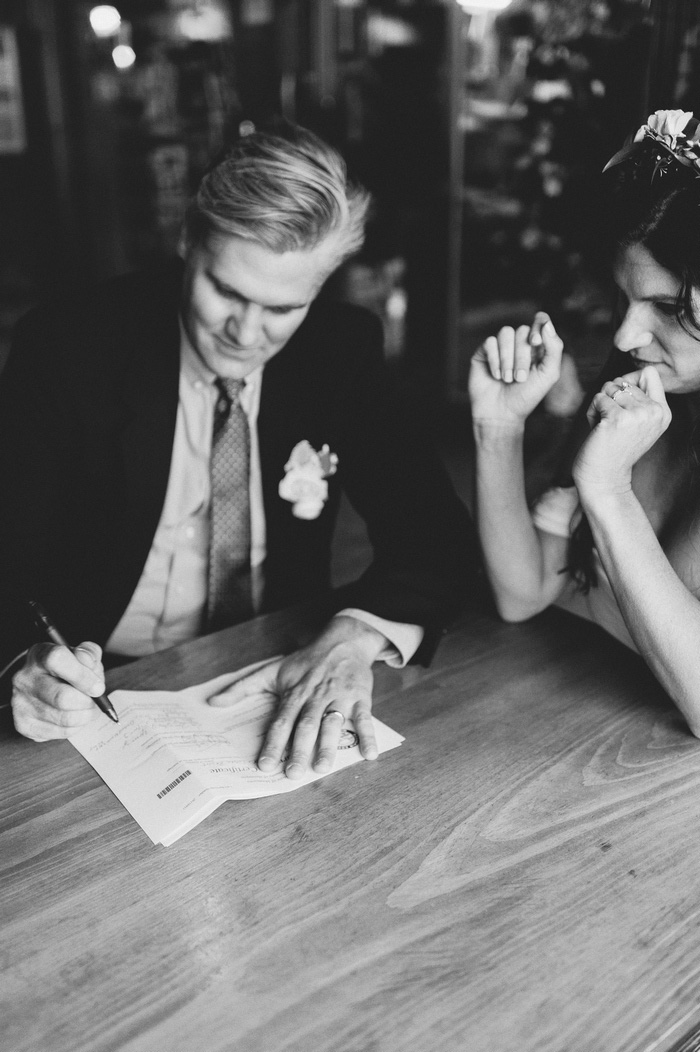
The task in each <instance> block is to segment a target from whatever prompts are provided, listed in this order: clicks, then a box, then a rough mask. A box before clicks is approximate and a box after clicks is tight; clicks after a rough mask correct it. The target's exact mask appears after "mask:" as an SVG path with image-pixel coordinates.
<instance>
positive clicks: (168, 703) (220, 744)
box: [70, 666, 404, 846]
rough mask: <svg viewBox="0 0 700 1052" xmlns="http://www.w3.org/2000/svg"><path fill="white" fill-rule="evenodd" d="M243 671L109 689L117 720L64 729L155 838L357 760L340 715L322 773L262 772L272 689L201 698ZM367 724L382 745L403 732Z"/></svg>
mask: <svg viewBox="0 0 700 1052" xmlns="http://www.w3.org/2000/svg"><path fill="white" fill-rule="evenodd" d="M254 667H257V666H251V668H254ZM246 671H249V670H248V669H242V670H239V671H238V672H233V673H227V674H226V675H223V676H218V677H217V678H216V679H212V680H209V681H208V682H207V683H200V684H198V685H197V686H194V687H188V688H187V689H186V690H180V691H165V690H158V691H130V690H119V691H114V693H110V700H111V701H112V704H113V705H114V707H115V709H116V711H117V714H118V716H119V723H118V724H116V723H113V722H112V721H111V720H108V719H106V718H102V719H95V720H93V721H92V723H90V724H88V725H87V726H86V727H82V728H80V729H79V730H78V731H77V732H76V733H75V734H73V735H71V738H70V742H71V744H72V745H73V746H74V747H75V748H76V749H77V750H78V752H79V753H81V754H82V755H83V756H84V757H85V759H86V760H87V761H88V762H89V763H90V764H92V766H93V767H94V768H95V770H96V771H97V773H98V774H99V775H100V777H101V778H102V779H103V780H104V781H105V782H106V783H107V785H108V786H109V788H110V789H111V790H112V792H113V793H114V794H115V796H117V797H118V799H119V800H120V801H121V802H122V804H123V805H124V806H125V807H126V808H127V810H128V811H129V812H130V813H131V815H132V816H133V817H134V818H135V819H136V821H137V822H138V823H139V825H140V826H141V828H142V829H143V830H144V832H145V833H147V834H148V836H149V837H150V838H151V840H152V841H153V843H154V844H163V845H165V846H168V845H170V844H172V843H174V842H175V841H176V840H178V839H179V838H180V837H181V836H183V835H184V834H185V833H187V832H188V831H189V830H190V829H192V828H193V827H194V826H196V825H197V824H198V823H199V822H201V821H202V820H203V819H204V818H206V817H207V815H209V814H211V812H212V811H214V810H215V809H216V808H217V807H218V806H219V805H220V804H222V803H223V802H224V801H225V800H249V799H253V798H255V797H260V796H272V795H274V794H277V793H286V792H290V791H291V790H293V789H298V788H300V787H301V786H303V785H308V784H309V782H315V781H317V780H318V779H319V778H324V777H327V775H328V774H332V773H334V772H335V771H339V770H342V768H344V767H349V766H350V765H351V764H354V763H359V762H360V761H361V760H362V758H363V757H362V754H361V753H360V749H359V746H358V738H357V733H356V731H355V728H354V725H353V723H352V721H351V720H346V722H345V726H344V728H343V731H342V734H341V740H340V745H339V748H338V753H337V758H336V761H335V766H334V767H333V769H332V770H331V771H329V772H327V774H316V773H315V772H313V771H311V770H310V771H308V772H307V774H306V775H305V776H304V777H303V778H301V779H299V780H298V781H292V780H291V779H289V778H287V777H286V775H285V774H284V772H283V770H282V768H281V767H280V769H279V770H277V771H274V772H271V773H264V772H263V771H260V770H259V769H258V767H257V765H256V762H255V761H256V758H257V756H258V754H259V752H260V748H261V746H262V742H263V739H264V736H265V731H266V730H267V727H268V725H269V723H270V720H271V718H272V715H273V712H274V709H275V706H276V699H275V698H274V696H272V695H270V694H267V693H266V694H264V695H254V696H250V697H246V698H244V699H242V700H241V701H240V702H238V703H236V704H234V705H232V706H231V707H228V708H219V707H213V706H211V705H208V704H207V699H208V698H210V697H212V696H213V695H215V694H218V693H220V692H221V691H223V690H224V689H225V688H226V687H227V686H229V685H230V684H231V683H232V682H234V681H235V680H237V679H239V678H240V677H241V676H242V675H243V674H245V672H246ZM373 723H374V732H375V734H376V737H377V747H378V750H379V752H380V753H382V752H386V751H387V750H388V749H393V748H395V747H396V746H397V745H400V744H401V742H402V741H403V740H404V739H403V738H402V736H401V735H400V734H397V733H396V732H395V731H393V730H391V729H390V728H389V727H387V726H386V725H385V724H383V723H381V722H380V721H379V720H377V719H375V718H374V717H373Z"/></svg>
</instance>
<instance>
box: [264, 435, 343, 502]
mask: <svg viewBox="0 0 700 1052" xmlns="http://www.w3.org/2000/svg"><path fill="white" fill-rule="evenodd" d="M337 470H338V455H337V453H331V451H330V448H329V447H328V446H327V445H325V446H323V447H322V448H321V450H320V451H319V452H318V453H317V452H316V450H315V449H314V448H313V446H312V445H311V443H310V442H307V441H306V440H305V439H304V441H303V442H297V444H296V445H295V447H294V449H293V450H292V452H291V454H290V457H289V460H288V461H287V463H286V464H285V465H284V472H285V474H284V478H283V479H282V481H281V482H280V484H279V488H278V493H279V495H280V497H282V499H283V500H288V501H290V502H291V504H292V514H293V515H294V516H295V517H296V518H297V519H316V518H318V516H319V515H320V513H321V511H322V510H323V505H324V504H325V503H326V501H327V500H328V483H327V482H326V479H327V478H329V476H330V475H335V473H336V471H337Z"/></svg>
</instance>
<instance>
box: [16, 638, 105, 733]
mask: <svg viewBox="0 0 700 1052" xmlns="http://www.w3.org/2000/svg"><path fill="white" fill-rule="evenodd" d="M101 658H102V651H101V649H100V647H99V646H98V645H97V644H96V643H81V644H80V645H79V646H77V647H75V648H74V649H71V648H69V647H65V646H57V645H55V644H54V643H37V644H36V646H33V647H32V648H31V649H30V650H29V653H28V654H27V658H26V661H25V663H24V665H23V667H22V668H21V669H20V670H19V672H17V673H15V676H14V678H13V680H12V717H13V719H14V723H15V727H16V729H17V730H18V732H19V733H20V734H22V735H24V737H25V738H32V739H33V740H34V741H50V740H51V739H52V738H67V737H69V736H70V734H71V733H72V732H73V731H75V730H76V729H77V728H78V727H82V726H84V725H85V724H86V723H89V722H90V721H91V720H93V719H95V717H96V716H98V715H99V714H100V710H99V709H98V707H97V706H96V705H95V703H94V701H93V700H92V699H93V698H94V697H99V696H100V695H101V694H103V693H104V690H105V682H104V671H103V668H102V661H101Z"/></svg>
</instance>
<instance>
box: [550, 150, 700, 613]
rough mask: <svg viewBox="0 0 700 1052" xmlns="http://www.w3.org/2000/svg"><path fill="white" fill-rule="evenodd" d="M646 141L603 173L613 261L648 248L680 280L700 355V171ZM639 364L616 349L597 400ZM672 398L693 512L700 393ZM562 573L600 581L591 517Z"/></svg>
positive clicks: (576, 431)
mask: <svg viewBox="0 0 700 1052" xmlns="http://www.w3.org/2000/svg"><path fill="white" fill-rule="evenodd" d="M640 145H641V148H640V149H638V150H637V152H636V153H635V155H634V156H633V157H632V158H630V159H629V160H626V161H623V162H622V163H620V164H618V165H617V166H616V167H615V168H612V169H611V170H610V171H609V172H606V173H605V175H604V176H603V180H602V182H603V187H602V194H603V198H604V200H603V205H602V207H601V210H600V212H601V218H602V224H601V230H604V231H605V235H604V236H605V238H606V239H607V240H608V246H607V247H608V254H609V256H610V258H614V257H615V256H619V255H620V254H621V253H622V252H624V250H625V249H627V248H630V247H631V246H632V245H641V246H643V247H644V248H645V249H646V250H647V251H648V252H649V253H650V255H651V256H652V257H653V258H654V260H655V261H656V262H657V263H658V264H659V265H660V266H661V267H663V268H664V269H665V270H667V271H669V273H671V274H673V275H674V277H676V278H677V279H678V295H677V298H676V318H677V320H678V323H679V325H681V326H682V327H683V328H684V329H685V331H686V332H687V333H688V334H689V335H691V336H693V337H694V338H695V339H697V340H698V356H699V358H700V315H699V314H698V311H697V307H696V305H695V304H694V303H693V294H694V292H695V291H696V290H700V175H698V172H697V170H691V169H688V168H685V167H683V166H681V165H680V164H677V163H674V164H665V165H663V166H660V165H659V163H658V162H659V157H658V149H657V147H656V145H655V144H654V143H653V142H652V141H645V142H644V143H643V144H640ZM634 369H635V364H634V361H633V360H632V359H631V358H630V357H629V355H627V354H624V353H622V352H620V351H617V350H615V351H613V353H612V354H611V356H610V358H609V359H608V361H607V362H606V364H605V366H604V368H603V371H602V372H601V374H600V376H599V377H598V378H597V380H596V383H595V387H594V389H593V390H592V392H591V398H592V396H593V395H594V394H595V393H597V392H598V391H599V390H600V388H601V386H602V385H603V383H604V382H605V381H606V380H612V379H614V378H615V377H616V376H620V375H621V374H623V373H627V372H632V371H633V370H634ZM590 401H591V399H590V398H589V399H587V400H586V402H585V404H584V405H583V406H582V408H581V410H580V411H579V415H578V418H577V419H576V421H575V423H574V426H573V428H572V433H571V436H570V439H569V442H568V443H567V449H566V452H565V456H564V461H563V464H562V467H561V470H560V471H559V473H558V476H557V479H556V480H555V481H556V484H557V485H562V486H567V485H572V484H573V480H572V475H571V471H572V467H573V463H574V460H575V459H576V454H577V453H578V450H579V449H580V448H581V445H582V444H583V442H584V440H585V438H586V436H587V434H588V431H589V428H588V422H587V419H586V411H587V409H588V407H589V405H590ZM668 403H669V407H670V409H671V413H672V422H671V426H670V427H669V432H668V434H669V436H670V438H671V441H672V442H673V443H674V449H675V450H676V451H677V454H678V456H679V457H685V458H687V463H688V477H689V482H690V484H689V485H688V486H687V487H686V490H685V493H684V502H683V509H681V510H682V511H687V509H688V508H689V507H690V506H692V504H693V502H695V503H697V497H698V485H699V483H700V428H699V427H698V421H699V420H700V394H692V395H669V396H668ZM679 513H680V512H679ZM562 572H568V573H569V574H570V575H571V576H572V577H573V578H574V580H575V581H576V582H577V584H578V587H579V588H580V589H581V591H583V592H584V594H585V593H587V592H588V591H589V590H590V588H591V587H592V586H594V585H596V584H597V583H598V581H597V574H596V569H595V564H594V560H593V534H592V532H591V528H590V524H589V522H588V520H587V518H586V516H585V515H583V516H582V517H581V520H580V521H579V523H578V525H577V526H576V528H575V529H574V530H573V532H572V535H571V539H570V541H569V548H568V556H567V564H566V567H565V568H564V570H563V571H562Z"/></svg>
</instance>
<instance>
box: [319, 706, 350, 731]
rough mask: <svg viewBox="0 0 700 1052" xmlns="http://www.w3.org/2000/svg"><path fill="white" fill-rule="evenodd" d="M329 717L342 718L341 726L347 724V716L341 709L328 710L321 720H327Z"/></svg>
mask: <svg viewBox="0 0 700 1052" xmlns="http://www.w3.org/2000/svg"><path fill="white" fill-rule="evenodd" d="M329 716H340V721H341V722H340V726H341V727H342V726H343V725H344V723H345V716H344V715H343V713H342V712H340V710H339V709H326V711H325V712H324V714H323V716H322V717H321V720H327V719H328V718H329Z"/></svg>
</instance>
